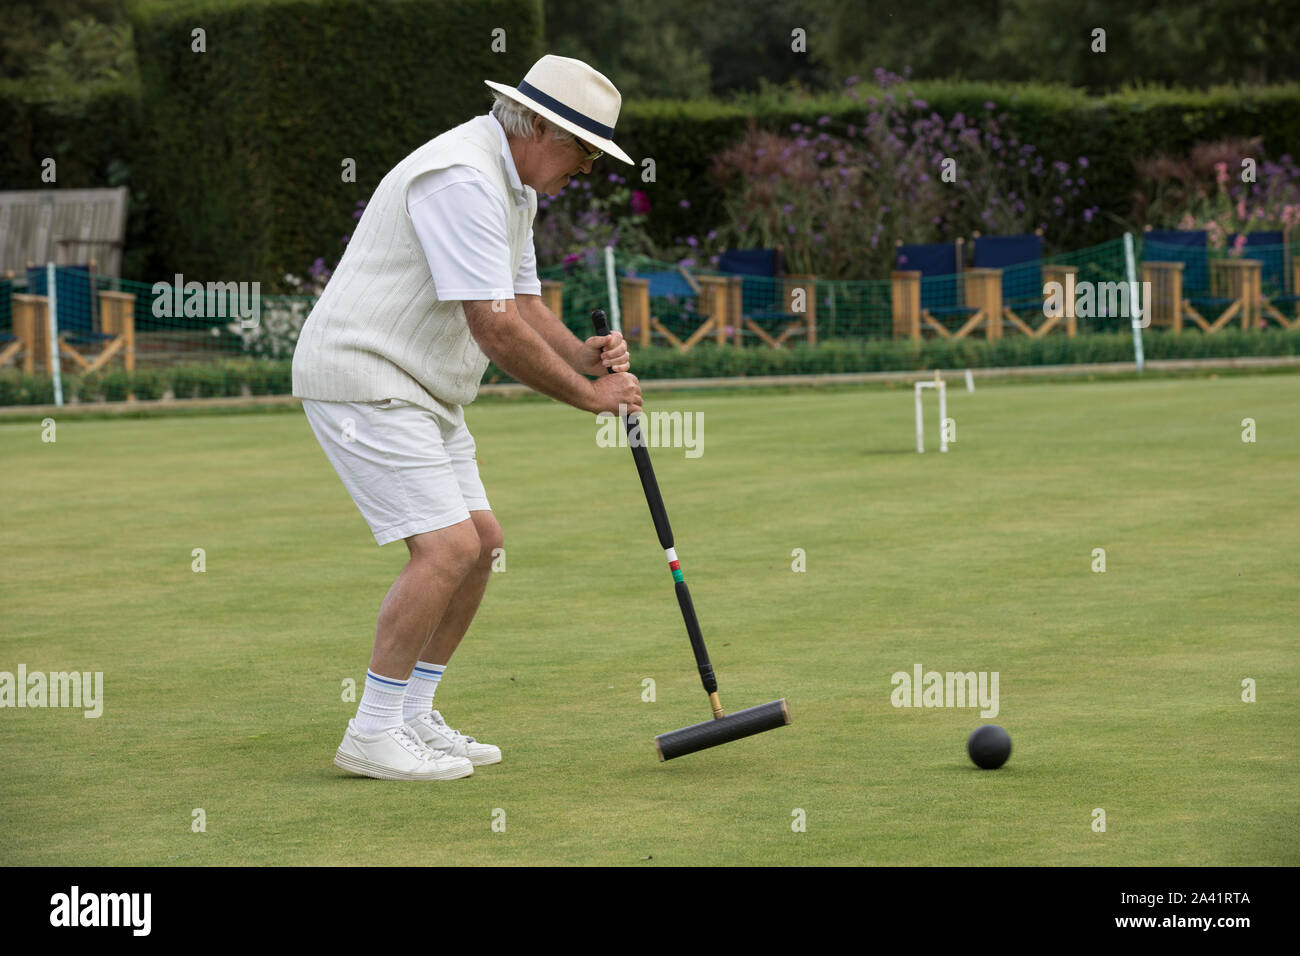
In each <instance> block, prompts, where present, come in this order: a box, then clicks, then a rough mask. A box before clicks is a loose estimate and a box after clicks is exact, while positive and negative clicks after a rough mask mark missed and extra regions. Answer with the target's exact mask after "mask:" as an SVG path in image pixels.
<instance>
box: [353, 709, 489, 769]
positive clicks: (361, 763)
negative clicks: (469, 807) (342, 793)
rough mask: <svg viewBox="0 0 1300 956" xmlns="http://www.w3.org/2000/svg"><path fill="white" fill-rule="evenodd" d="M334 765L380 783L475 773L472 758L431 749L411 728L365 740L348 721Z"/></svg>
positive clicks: (393, 729)
mask: <svg viewBox="0 0 1300 956" xmlns="http://www.w3.org/2000/svg"><path fill="white" fill-rule="evenodd" d="M498 759H500V758H498ZM334 766H336V767H339V768H340V769H342V770H346V771H348V772H349V773H355V774H357V775H359V776H362V777H376V778H378V779H380V780H457V779H459V778H461V777H468V776H469V775H470V774H472V773H473V772H474V765H473V764H471V763H470V762H469V760H468V759H466V758H465V757H463V756H454V755H452V754H448V753H442V752H440V751H437V750H431V749H430V748H428V747H426V746H425V745H424V744H423V743H422V742H421V741H420V738H419V737H418V736H416V734H414V733H412V732H411V730H410V729H409V728H407V727H392V728H390V729H389V730H386V731H384V732H383V733H382V734H380V735H379V736H377V737H363V736H361V734H359V733H357V726H356V721H355V720H349V721H348V730H347V733H345V734H344V735H343V743H341V744H339V749H338V753H336V754H335V755H334Z"/></svg>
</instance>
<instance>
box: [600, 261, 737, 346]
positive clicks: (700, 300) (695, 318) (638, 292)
mask: <svg viewBox="0 0 1300 956" xmlns="http://www.w3.org/2000/svg"><path fill="white" fill-rule="evenodd" d="M623 278H624V282H623V290H624V292H623V295H624V311H625V312H626V313H627V315H626V319H625V322H626V323H627V334H628V335H629V336H639V337H640V340H641V343H642V344H643V345H648V344H649V343H650V341H651V339H652V337H653V335H654V334H655V333H658V334H659V335H661V336H663V337H664V338H665V339H667V340H668V342H669V343H671V344H672V345H673V346H674V347H675V348H677V349H679V350H680V351H683V352H686V351H689V350H690V349H691V348H692V347H693V346H694V345H695V343H696V342H698V341H699V340H700V339H701V338H703V337H704V336H705V334H707V333H708V332H709V331H710V330H718V329H721V328H722V327H723V322H724V319H725V316H724V315H723V314H722V313H723V311H724V310H723V309H722V308H720V307H718V306H716V305H715V304H714V302H715V301H716V300H712V299H711V298H710V297H709V296H707V295H706V294H705V289H704V288H703V287H704V286H706V285H708V283H709V282H710V281H715V282H716V281H717V280H710V279H709V277H707V276H701V277H699V278H698V279H697V278H695V277H693V276H690V275H689V274H688V273H686V272H685V271H684V270H676V271H663V272H644V273H639V274H636V275H626V276H624V277H623ZM642 284H643V286H642ZM638 286H642V288H638ZM706 313H710V314H706Z"/></svg>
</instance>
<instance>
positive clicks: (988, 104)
mask: <svg viewBox="0 0 1300 956" xmlns="http://www.w3.org/2000/svg"><path fill="white" fill-rule="evenodd" d="M984 108H985V109H986V110H995V109H997V104H995V103H994V102H993V101H992V100H987V101H985V103H984Z"/></svg>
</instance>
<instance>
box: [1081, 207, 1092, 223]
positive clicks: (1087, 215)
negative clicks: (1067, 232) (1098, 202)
mask: <svg viewBox="0 0 1300 956" xmlns="http://www.w3.org/2000/svg"><path fill="white" fill-rule="evenodd" d="M1083 221H1084V222H1092V209H1091V208H1088V209H1085V210H1084V211H1083Z"/></svg>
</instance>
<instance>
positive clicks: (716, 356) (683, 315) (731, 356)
mask: <svg viewBox="0 0 1300 956" xmlns="http://www.w3.org/2000/svg"><path fill="white" fill-rule="evenodd" d="M998 238H999V237H991V239H990V240H981V239H979V238H976V239H975V240H974V241H973V242H969V243H965V244H963V243H954V244H951V245H949V246H940V245H931V246H914V247H900V248H899V254H898V261H897V265H898V269H897V270H896V271H895V272H894V273H892V274H891V276H890V277H888V278H875V279H864V280H860V281H830V280H822V279H818V278H816V277H812V276H791V275H786V274H782V273H780V272H779V271H777V269H774V268H773V267H772V260H771V258H770V257H768V258H767V259H766V260H765V259H764V257H763V256H761V255H758V256H751V257H750V258H749V259H748V260H746V259H743V258H742V259H739V260H737V261H738V262H739V263H740V265H741V266H742V267H743V268H744V270H745V271H735V270H731V271H724V270H722V269H717V268H713V269H710V268H699V267H697V266H691V267H684V266H683V265H682V264H679V263H673V262H664V261H658V260H653V259H648V258H644V257H633V256H627V255H616V256H615V257H614V268H613V276H612V282H611V275H610V273H609V271H608V270H607V268H606V266H605V262H604V260H603V259H602V258H601V257H599V256H595V255H591V256H588V257H587V258H586V259H580V260H578V261H576V262H574V263H571V264H568V265H565V266H555V267H551V268H547V269H543V270H541V271H540V277H541V279H542V280H543V297H544V299H545V300H546V301H547V303H548V304H549V305H551V306H552V308H553V309H555V311H556V312H557V314H558V315H559V316H560V318H561V319H562V321H563V322H564V323H565V325H566V326H567V327H568V328H569V329H570V330H572V331H573V332H574V333H575V334H576V335H578V336H579V337H581V338H586V337H587V336H589V335H590V334H591V325H590V313H591V310H592V309H595V308H602V309H605V310H606V311H607V312H609V313H610V314H611V317H613V314H614V312H615V308H617V311H618V314H619V317H620V318H621V326H622V329H623V332H624V334H625V336H626V337H627V338H628V339H629V341H630V342H631V343H632V344H633V347H634V349H639V350H640V352H641V354H640V355H639V356H638V358H637V359H636V363H635V364H636V369H634V370H639V374H641V375H642V376H643V377H655V376H659V377H687V376H695V375H758V374H771V373H779V372H788V373H806V372H835V371H874V370H878V369H900V370H905V369H913V368H928V367H937V366H940V365H945V364H946V365H949V366H961V365H966V366H979V365H997V364H1026V363H1031V364H1032V363H1044V364H1054V363H1059V362H1071V361H1074V362H1078V361H1125V360H1131V358H1132V343H1131V319H1130V318H1129V315H1130V313H1129V312H1128V311H1125V308H1127V306H1123V303H1121V305H1122V306H1123V307H1122V308H1121V309H1119V310H1118V311H1117V310H1116V308H1115V301H1114V295H1115V290H1116V288H1117V287H1121V286H1122V287H1123V288H1122V289H1121V290H1120V291H1121V292H1123V293H1127V281H1128V269H1127V262H1126V255H1125V247H1124V241H1123V239H1116V240H1113V241H1111V242H1107V243H1104V244H1102V245H1098V246H1093V247H1090V248H1087V249H1080V250H1077V251H1072V252H1066V253H1061V254H1058V255H1050V256H1047V255H1040V254H1038V253H1037V252H1036V251H1035V250H1036V249H1040V248H1041V244H1040V243H1037V244H1036V241H1035V237H1032V236H1030V237H1003V238H1011V239H1016V240H1017V241H1018V242H1019V243H1020V245H1019V246H1018V247H1016V248H1012V247H1011V246H1007V247H1005V248H1003V249H1001V251H999V248H998V247H997V245H996V241H995V240H997V239H998ZM1271 238H1272V236H1271V234H1261V235H1258V236H1255V237H1253V238H1252V237H1250V236H1247V237H1244V238H1241V237H1225V238H1224V241H1222V242H1221V243H1218V244H1217V245H1216V244H1215V243H1213V242H1211V241H1208V240H1207V239H1206V237H1205V235H1204V234H1203V233H1200V234H1198V233H1151V234H1149V235H1148V236H1141V235H1139V236H1136V237H1135V243H1134V252H1135V277H1136V278H1137V279H1138V281H1139V282H1141V281H1142V280H1143V279H1146V278H1149V277H1155V278H1156V279H1157V280H1160V277H1162V276H1164V277H1167V276H1169V275H1171V274H1172V273H1175V272H1176V273H1177V274H1178V275H1179V277H1180V279H1181V289H1180V290H1178V291H1177V292H1176V293H1175V292H1174V291H1171V290H1170V288H1169V287H1168V283H1167V282H1163V281H1157V282H1156V283H1154V285H1155V289H1154V290H1153V293H1152V295H1153V298H1154V299H1155V301H1154V303H1153V304H1154V308H1152V309H1150V311H1149V313H1148V318H1149V319H1150V320H1154V321H1152V327H1151V328H1150V329H1149V330H1148V332H1147V335H1148V336H1150V337H1152V338H1153V339H1158V338H1159V336H1160V335H1161V334H1162V333H1164V332H1165V331H1166V330H1167V329H1168V327H1169V326H1170V325H1171V321H1170V318H1169V317H1170V316H1171V315H1172V314H1174V313H1175V312H1177V313H1178V314H1179V315H1180V316H1183V315H1186V316H1190V315H1191V314H1192V312H1193V311H1194V312H1195V313H1196V314H1197V315H1198V316H1201V317H1203V318H1204V319H1205V321H1204V323H1203V325H1202V326H1200V327H1201V328H1204V327H1205V326H1207V325H1208V326H1213V330H1214V332H1215V333H1216V334H1215V335H1214V336H1208V335H1201V336H1200V338H1202V339H1207V340H1208V339H1210V338H1214V339H1215V340H1216V342H1217V344H1212V345H1206V344H1193V343H1192V342H1190V340H1188V341H1183V342H1180V343H1179V344H1177V345H1175V344H1163V345H1162V344H1161V343H1159V342H1158V341H1157V342H1153V344H1151V345H1148V347H1147V355H1148V357H1158V356H1159V355H1161V354H1168V355H1171V356H1178V355H1203V354H1221V353H1222V354H1241V353H1243V352H1244V353H1246V354H1276V353H1278V352H1281V353H1285V354H1294V353H1296V352H1297V351H1298V349H1297V347H1296V340H1297V338H1300V320H1297V290H1296V288H1295V279H1296V275H1297V274H1300V257H1297V255H1296V253H1295V252H1294V251H1293V249H1292V247H1291V246H1290V245H1289V244H1288V243H1287V242H1285V241H1278V242H1270V241H1268V240H1269V239H1271ZM1278 238H1279V239H1283V238H1284V237H1281V236H1280V234H1279V236H1278ZM1013 245H1014V244H1013ZM1007 249H1011V252H1010V254H1008V253H1007ZM1017 249H1018V250H1019V251H1017ZM999 255H1001V256H1002V259H1001V260H998V256H999ZM1017 256H1018V257H1019V258H1018V259H1017ZM927 257H929V258H928V259H927ZM990 261H993V262H995V263H996V265H995V266H990V265H989V264H988V263H989V262H990ZM936 262H937V263H938V264H939V265H938V267H936V266H935V263H936ZM948 263H951V267H948V265H947V264H948ZM733 264H734V263H733ZM1225 264H1228V265H1225ZM1053 283H1056V286H1055V287H1054V286H1053ZM1252 283H1253V284H1252ZM611 286H612V295H611ZM1089 287H1092V288H1095V289H1097V290H1098V294H1097V295H1096V296H1095V297H1093V298H1092V299H1091V301H1086V300H1085V299H1077V300H1076V299H1072V298H1071V297H1070V293H1074V295H1076V296H1077V295H1078V294H1079V292H1080V290H1084V289H1087V288H1089ZM1053 288H1055V290H1056V291H1055V295H1056V299H1055V301H1056V303H1057V306H1058V307H1060V308H1063V309H1065V310H1070V311H1071V312H1072V313H1073V314H1071V315H1070V316H1069V321H1064V320H1063V319H1058V320H1056V321H1055V322H1051V321H1049V319H1050V318H1051V317H1052V315H1053V313H1052V310H1051V308H1050V306H1051V302H1052V301H1053V300H1052V299H1051V296H1050V295H1049V292H1050V291H1051V290H1053ZM1106 289H1109V290H1110V294H1111V298H1110V302H1109V308H1107V296H1106V292H1105V290H1106ZM52 291H53V293H54V299H55V302H56V310H57V317H58V329H59V342H60V348H59V352H60V359H61V363H62V364H61V370H62V375H63V378H64V380H65V384H64V386H63V391H64V394H65V396H66V399H65V400H71V401H98V400H110V401H111V400H115V399H117V398H123V397H126V396H127V395H132V396H134V397H136V398H160V397H182V398H184V397H205V396H230V395H247V394H251V395H259V394H287V393H289V392H290V391H291V384H292V383H291V372H290V362H291V358H292V354H293V348H294V344H295V342H296V340H297V337H298V333H299V331H300V329H301V328H302V325H303V323H304V322H305V321H306V319H307V316H308V315H309V314H310V311H311V308H312V306H313V304H314V301H315V300H314V298H313V297H312V296H305V295H296V296H295V295H269V294H262V293H260V291H259V289H258V288H257V287H256V284H254V283H234V282H229V283H204V284H200V283H195V282H189V283H183V284H180V285H177V284H176V281H175V279H172V280H165V281H163V282H160V283H148V282H139V281H133V280H129V279H118V278H110V277H106V276H99V275H91V274H90V273H89V271H88V270H87V269H86V268H85V267H78V266H59V267H57V268H56V270H55V274H54V284H53V290H52ZM50 292H51V288H50V282H49V272H48V270H47V268H45V267H36V268H32V269H29V270H28V271H27V273H26V274H25V275H17V276H11V277H8V278H5V279H0V405H4V404H15V403H20V402H34V401H37V400H39V399H41V398H43V397H46V396H47V395H48V394H49V390H50V386H49V385H48V382H47V380H48V378H49V357H48V351H49V349H48V345H49V343H48V334H47V331H46V323H47V322H48V319H47V318H46V315H47V313H46V312H45V311H42V310H44V309H47V308H48V302H49V299H50ZM1175 294H1176V295H1177V296H1178V297H1180V301H1179V302H1173V301H1166V300H1168V299H1169V298H1170V297H1171V296H1174V295H1175ZM1162 296H1163V297H1164V300H1162V298H1161V297H1162ZM1247 298H1249V299H1250V302H1251V303H1252V304H1250V305H1249V307H1248V308H1247V307H1246V305H1244V304H1243V303H1244V302H1245V300H1246V299H1247ZM1067 300H1068V301H1067ZM1045 302H1046V303H1047V304H1046V305H1045ZM1183 302H1185V303H1186V304H1187V305H1186V306H1184V305H1183V304H1182V303H1183ZM1148 304H1149V305H1151V304H1152V303H1148ZM1234 307H1235V311H1234V312H1232V314H1231V315H1230V316H1229V318H1230V319H1231V322H1226V321H1225V322H1221V323H1218V324H1217V325H1215V323H1216V322H1217V318H1216V317H1222V316H1224V315H1225V314H1227V312H1228V310H1230V309H1234ZM1189 310H1190V311H1189ZM1186 327H1187V328H1190V329H1192V330H1194V331H1195V330H1197V328H1198V326H1196V325H1194V324H1192V322H1191V319H1190V318H1188V320H1187V322H1186ZM1249 333H1254V334H1255V337H1254V339H1252V340H1251V341H1249V342H1245V344H1243V342H1244V340H1243V341H1240V342H1239V341H1238V339H1242V337H1243V336H1246V335H1248V334H1249ZM647 343H648V345H649V348H642V346H643V344H647ZM773 346H776V347H773ZM106 353H108V354H107V357H106V358H105V355H106ZM14 370H17V371H18V372H19V373H23V374H22V375H20V376H19V377H21V378H23V379H30V381H25V382H24V383H16V382H15V378H14V374H13V373H14ZM508 380H509V379H508V377H507V376H505V375H504V374H503V373H502V372H501V371H500V370H498V369H496V368H495V367H493V368H489V370H488V373H487V375H486V376H485V381H486V382H499V381H508Z"/></svg>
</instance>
